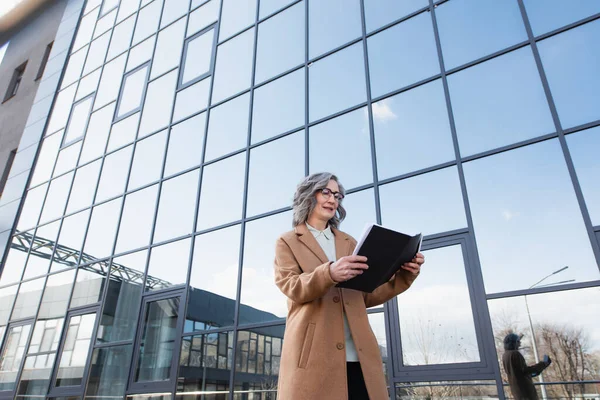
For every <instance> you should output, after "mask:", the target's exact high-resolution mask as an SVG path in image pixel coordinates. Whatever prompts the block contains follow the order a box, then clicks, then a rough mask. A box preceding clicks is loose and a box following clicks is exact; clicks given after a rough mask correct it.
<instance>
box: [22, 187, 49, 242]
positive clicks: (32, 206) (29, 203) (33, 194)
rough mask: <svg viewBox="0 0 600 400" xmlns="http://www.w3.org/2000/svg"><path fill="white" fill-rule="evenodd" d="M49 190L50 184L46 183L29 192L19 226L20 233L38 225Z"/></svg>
mask: <svg viewBox="0 0 600 400" xmlns="http://www.w3.org/2000/svg"><path fill="white" fill-rule="evenodd" d="M47 189H48V184H47V183H46V184H43V185H41V186H38V187H36V188H34V189H31V190H29V191H28V192H27V196H26V197H25V202H24V203H23V207H22V210H21V215H20V216H19V223H18V224H17V229H18V230H19V231H21V232H22V231H25V230H26V229H28V228H31V227H33V226H35V225H37V222H38V219H39V217H40V212H41V211H42V204H43V202H44V197H45V196H46V190H47Z"/></svg>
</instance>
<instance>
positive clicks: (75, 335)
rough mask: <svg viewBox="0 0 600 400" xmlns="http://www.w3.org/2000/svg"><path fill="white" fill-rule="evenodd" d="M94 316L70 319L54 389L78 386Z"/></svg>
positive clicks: (81, 377) (87, 350) (80, 316)
mask: <svg viewBox="0 0 600 400" xmlns="http://www.w3.org/2000/svg"><path fill="white" fill-rule="evenodd" d="M95 321H96V314H95V313H93V314H85V315H77V316H74V317H71V319H70V320H69V327H68V328H67V334H66V339H65V345H64V348H63V349H62V354H61V355H60V362H59V366H58V371H57V372H56V382H55V385H56V387H64V386H80V385H81V383H82V382H83V372H84V368H85V365H86V361H87V358H88V354H89V351H90V341H91V337H92V331H93V330H94V322H95Z"/></svg>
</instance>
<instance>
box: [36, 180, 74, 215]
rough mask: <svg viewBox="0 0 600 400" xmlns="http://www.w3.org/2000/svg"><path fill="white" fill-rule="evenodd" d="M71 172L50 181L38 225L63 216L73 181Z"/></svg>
mask: <svg viewBox="0 0 600 400" xmlns="http://www.w3.org/2000/svg"><path fill="white" fill-rule="evenodd" d="M73 174H74V173H73V172H70V173H68V174H66V175H63V176H61V177H59V178H56V179H54V180H52V181H50V187H49V188H48V194H47V195H46V201H45V202H44V209H43V211H42V216H41V218H40V223H41V224H43V223H46V222H48V221H51V220H53V219H56V218H59V217H61V216H62V215H63V214H64V210H65V206H66V203H67V196H68V195H69V189H70V188H71V182H72V181H73Z"/></svg>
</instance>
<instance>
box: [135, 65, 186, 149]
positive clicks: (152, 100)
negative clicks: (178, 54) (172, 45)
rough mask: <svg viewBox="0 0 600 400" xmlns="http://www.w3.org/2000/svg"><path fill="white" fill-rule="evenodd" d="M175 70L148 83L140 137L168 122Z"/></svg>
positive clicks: (175, 75)
mask: <svg viewBox="0 0 600 400" xmlns="http://www.w3.org/2000/svg"><path fill="white" fill-rule="evenodd" d="M177 72H178V71H177V70H175V71H173V72H169V73H168V74H166V75H164V76H162V77H160V78H158V79H156V80H155V81H152V82H150V83H149V84H148V90H147V93H146V100H145V102H144V109H143V111H142V121H141V123H140V134H139V135H140V137H142V136H145V135H147V134H148V133H151V132H154V131H157V130H159V129H160V128H163V127H164V126H166V125H167V124H168V123H169V122H170V118H171V108H172V107H173V93H174V92H175V85H176V83H177Z"/></svg>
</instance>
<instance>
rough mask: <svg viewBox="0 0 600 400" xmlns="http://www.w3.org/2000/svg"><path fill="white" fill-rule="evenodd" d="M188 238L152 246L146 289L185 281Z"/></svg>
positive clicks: (188, 250)
mask: <svg viewBox="0 0 600 400" xmlns="http://www.w3.org/2000/svg"><path fill="white" fill-rule="evenodd" d="M190 242H191V240H190V239H183V240H179V241H177V242H171V243H168V244H165V245H162V246H158V247H154V248H152V250H151V252H150V262H149V266H148V278H147V279H146V289H147V290H160V289H164V288H167V287H170V286H175V285H181V284H184V283H185V282H186V281H187V271H188V265H189V263H190Z"/></svg>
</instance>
